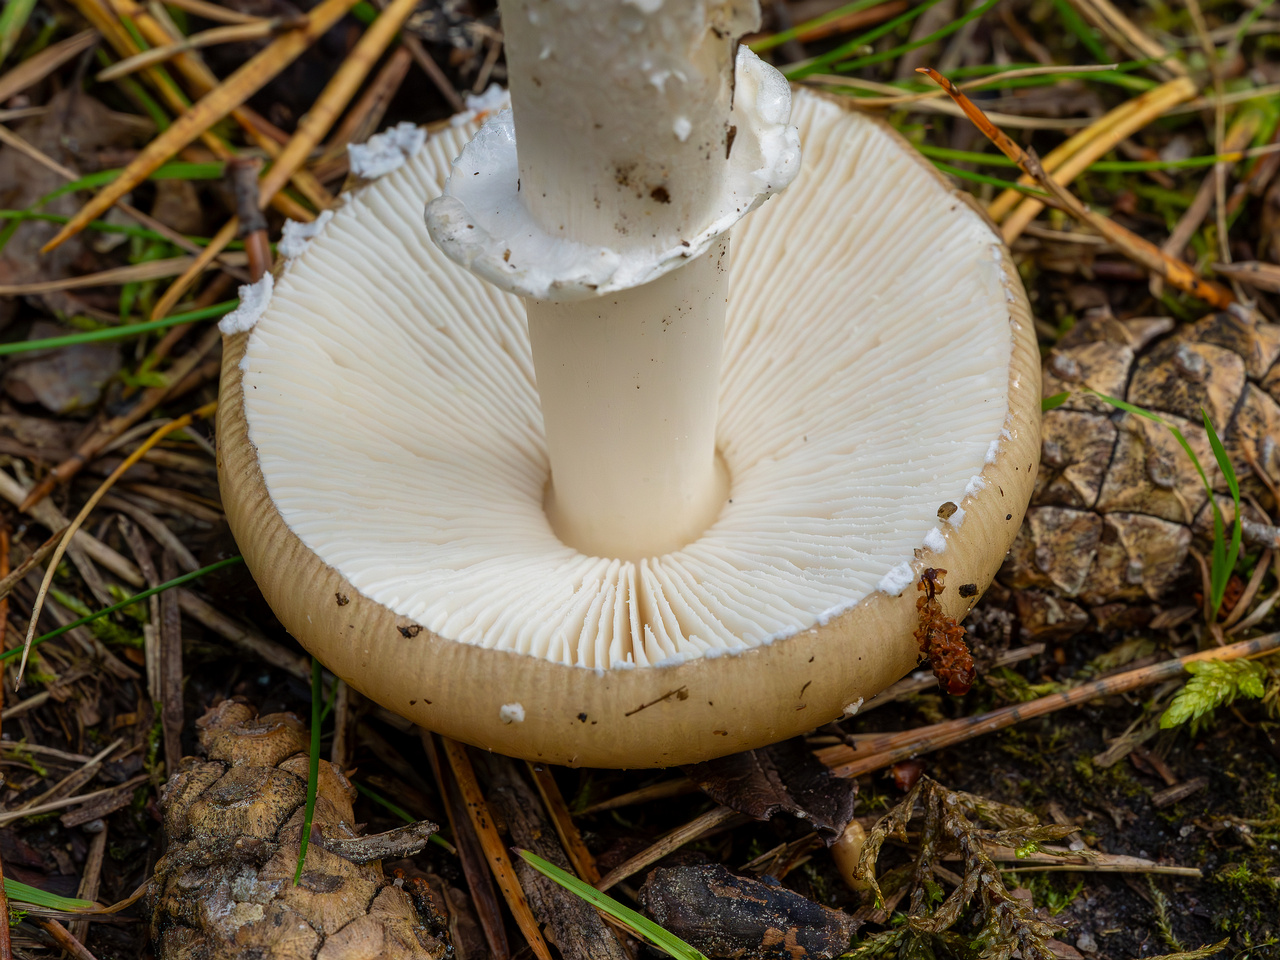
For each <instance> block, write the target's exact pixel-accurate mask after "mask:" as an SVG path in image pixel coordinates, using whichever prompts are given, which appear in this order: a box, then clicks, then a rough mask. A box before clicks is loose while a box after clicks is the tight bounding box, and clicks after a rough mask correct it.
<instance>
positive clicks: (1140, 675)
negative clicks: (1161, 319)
mask: <svg viewBox="0 0 1280 960" xmlns="http://www.w3.org/2000/svg"><path fill="white" fill-rule="evenodd" d="M1277 648H1280V633H1269V634H1266V635H1264V636H1261V637H1255V638H1254V639H1252V640H1243V641H1241V642H1240V643H1234V644H1231V645H1230V646H1225V647H1216V648H1214V649H1211V650H1202V651H1200V652H1199V653H1193V654H1189V655H1187V656H1185V657H1178V658H1175V659H1173V660H1166V661H1164V662H1163V663H1158V664H1154V665H1152V666H1149V667H1142V668H1140V669H1138V670H1130V671H1128V672H1126V673H1120V674H1116V675H1115V676H1111V677H1106V678H1105V679H1102V680H1095V681H1093V682H1092V683H1085V684H1082V685H1080V686H1078V687H1076V688H1075V689H1073V690H1068V691H1065V692H1063V693H1054V694H1050V695H1049V696H1047V697H1041V698H1040V699H1038V700H1032V701H1030V702H1028V703H1018V704H1013V705H1012V706H1008V707H1002V708H1000V709H999V710H992V711H991V712H990V713H984V714H981V715H979V716H976V717H961V718H959V719H957V720H947V721H945V722H943V723H935V724H933V725H932V726H928V727H921V728H919V729H916V730H907V731H904V732H902V733H892V734H885V735H884V736H881V737H876V738H873V739H871V740H865V741H862V742H861V743H859V744H858V747H857V748H856V749H855V748H853V747H846V746H838V747H828V748H827V749H825V750H820V751H818V758H819V759H820V760H821V761H822V762H823V763H825V764H826V765H827V766H829V767H831V772H832V773H834V774H836V775H837V776H841V777H857V776H861V775H862V774H864V773H870V772H871V771H873V770H881V769H883V768H884V767H887V766H890V765H891V764H894V763H897V762H898V761H899V760H906V759H908V758H910V757H914V756H918V755H919V754H922V753H932V752H933V751H934V750H941V749H942V748H943V747H950V746H954V745H955V744H957V743H963V742H964V741H966V740H971V739H973V738H974V737H977V736H981V735H982V734H984V733H994V732H995V731H997V730H1003V729H1004V728H1005V727H1009V726H1012V725H1013V724H1015V723H1021V722H1022V721H1024V720H1031V719H1033V718H1035V717H1043V716H1045V715H1047V714H1050V713H1056V712H1057V711H1059V710H1063V709H1065V708H1067V707H1074V706H1078V705H1080V704H1082V703H1087V702H1088V701H1090V700H1093V699H1095V698H1097V697H1106V696H1112V695H1114V694H1117V693H1126V692H1127V691H1129V690H1136V689H1138V688H1139V687H1146V686H1150V685H1151V684H1154V683H1161V682H1163V681H1165V680H1173V679H1176V678H1178V677H1181V676H1182V675H1183V672H1184V671H1185V670H1186V665H1187V664H1188V663H1194V662H1196V661H1198V660H1222V661H1227V660H1239V659H1242V658H1245V657H1257V656H1260V655H1262V654H1265V653H1270V652H1271V651H1272V650H1275V649H1277Z"/></svg>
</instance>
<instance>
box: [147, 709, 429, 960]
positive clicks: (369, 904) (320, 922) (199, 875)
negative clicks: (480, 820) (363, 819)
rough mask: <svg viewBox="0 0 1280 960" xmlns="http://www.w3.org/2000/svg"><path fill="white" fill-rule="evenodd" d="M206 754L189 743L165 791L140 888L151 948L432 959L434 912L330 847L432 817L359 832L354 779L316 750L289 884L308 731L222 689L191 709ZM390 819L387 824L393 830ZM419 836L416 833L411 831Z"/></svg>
mask: <svg viewBox="0 0 1280 960" xmlns="http://www.w3.org/2000/svg"><path fill="white" fill-rule="evenodd" d="M197 729H198V733H199V741H200V746H201V749H202V751H203V752H204V753H205V755H206V756H207V758H208V759H205V760H200V759H196V758H191V757H188V758H186V759H184V760H183V761H182V764H181V766H180V768H179V771H178V773H177V775H176V776H174V777H172V778H171V779H170V780H169V783H168V784H167V786H166V788H165V793H164V799H163V804H164V824H165V833H166V835H167V837H168V840H169V848H168V852H167V853H166V854H165V856H164V857H163V858H161V860H160V862H159V863H158V864H157V865H156V871H155V877H154V879H153V880H152V883H151V887H150V890H149V891H148V899H149V903H150V906H151V936H152V941H153V943H154V944H155V948H156V955H157V957H159V958H161V960H187V958H189V960H197V958H199V960H220V958H226V960H232V958H236V960H239V958H244V957H249V956H252V957H255V958H258V960H294V958H298V960H302V958H307V960H313V958H314V960H364V958H368V957H379V958H386V960H443V958H444V957H446V956H447V955H448V952H449V949H448V945H447V939H446V934H445V933H444V931H443V929H442V926H441V923H442V922H441V920H440V918H438V917H436V916H434V915H433V914H432V913H431V912H430V910H429V908H428V907H427V906H426V904H425V902H424V901H423V900H421V899H420V898H415V897H413V896H411V893H410V892H406V889H405V887H404V885H403V884H400V883H398V882H396V881H393V880H391V879H389V878H387V877H386V876H384V875H383V872H382V865H381V863H380V862H378V861H376V860H371V861H369V862H353V861H352V860H350V859H347V858H346V857H345V856H343V855H342V854H341V853H339V852H334V851H335V849H336V850H339V851H341V850H351V849H352V848H353V847H354V848H356V849H357V850H360V858H361V859H363V858H364V856H365V855H368V854H372V853H374V852H375V848H379V847H381V848H382V849H383V850H385V851H386V852H388V853H389V854H391V855H395V856H400V855H403V853H404V852H405V851H406V850H408V849H413V848H414V847H415V846H416V847H417V849H421V846H420V843H425V842H426V836H429V835H430V833H431V832H433V830H434V826H433V825H429V824H428V825H422V824H418V825H414V827H413V828H407V829H409V830H410V832H411V833H412V834H413V836H412V841H411V842H409V843H407V844H406V843H401V842H399V841H400V840H403V839H404V837H403V836H397V837H396V838H394V839H391V840H388V838H387V837H386V835H383V836H381V837H364V838H361V837H359V836H358V834H357V832H356V830H355V817H354V814H353V813H352V809H351V804H352V801H353V800H354V798H355V795H356V793H355V790H354V788H352V786H351V784H350V783H349V782H348V781H347V779H346V777H345V776H343V774H342V771H341V770H339V769H338V768H337V767H335V766H333V765H332V764H329V763H323V762H322V763H321V764H320V776H319V781H318V793H317V797H316V806H315V815H314V819H313V821H312V837H313V838H314V840H315V841H316V842H312V843H311V844H310V845H309V846H308V848H307V857H306V862H305V864H304V867H303V871H302V875H301V878H300V882H299V883H298V884H297V885H296V886H295V885H294V871H295V868H296V866H297V861H298V846H299V841H300V839H301V834H302V823H303V817H304V812H305V811H304V807H305V803H306V795H307V764H308V760H307V756H306V752H305V751H306V750H307V745H308V736H307V731H306V728H305V727H304V726H303V725H302V723H301V722H300V721H299V720H298V719H297V717H295V716H294V715H293V714H289V713H285V714H270V715H267V716H261V717H259V716H257V711H256V710H254V708H252V707H251V706H249V705H247V704H245V703H241V702H238V701H233V700H228V701H224V702H222V703H220V704H219V705H218V706H216V707H214V708H213V709H212V710H210V711H209V712H208V713H207V714H205V716H204V717H202V718H201V719H200V720H199V721H198V722H197ZM393 832H394V831H393ZM419 841H420V843H419ZM362 844H363V845H362Z"/></svg>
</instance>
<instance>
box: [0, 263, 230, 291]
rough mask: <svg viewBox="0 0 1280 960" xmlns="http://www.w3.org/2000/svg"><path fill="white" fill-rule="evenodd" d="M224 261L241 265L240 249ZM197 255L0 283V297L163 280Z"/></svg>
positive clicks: (174, 274)
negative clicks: (82, 272)
mask: <svg viewBox="0 0 1280 960" xmlns="http://www.w3.org/2000/svg"><path fill="white" fill-rule="evenodd" d="M223 258H224V263H226V264H227V265H228V266H237V267H240V266H244V264H245V256H244V254H243V253H239V252H233V253H227V254H223ZM202 259H203V260H204V263H203V265H202V266H201V267H200V269H201V270H208V269H209V268H210V267H212V266H214V263H213V259H214V258H213V257H207V258H204V257H203V255H202ZM196 262H197V258H196V257H166V258H165V259H164V260H147V261H144V262H142V263H131V264H129V265H128V266H124V267H111V268H110V269H108V270H99V271H98V272H97V273H86V274H82V275H81V276H78V277H64V278H62V279H61V280H41V281H37V282H35V283H0V297H34V296H38V295H39V294H42V293H54V292H56V291H59V290H79V289H81V288H83V287H118V286H121V285H122V284H126V283H142V282H145V281H147V280H163V279H165V278H166V277H176V276H179V275H180V274H182V273H183V272H184V271H186V270H188V269H190V268H191V267H193V266H194V265H196Z"/></svg>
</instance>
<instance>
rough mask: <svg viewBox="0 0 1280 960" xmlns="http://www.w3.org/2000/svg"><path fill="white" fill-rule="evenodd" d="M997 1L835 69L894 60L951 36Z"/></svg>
mask: <svg viewBox="0 0 1280 960" xmlns="http://www.w3.org/2000/svg"><path fill="white" fill-rule="evenodd" d="M999 2H1000V0H986V2H985V3H982V4H980V5H979V6H976V7H974V8H973V9H972V10H970V11H969V12H968V13H966V14H965V15H964V16H963V17H959V18H958V19H955V20H952V21H951V22H950V23H948V24H947V25H946V26H945V27H943V28H942V29H941V30H935V31H934V32H933V33H931V34H929V35H928V36H927V37H921V38H920V39H919V40H912V41H911V42H910V43H904V44H901V45H899V46H896V47H893V48H891V49H889V50H882V51H881V52H880V53H872V54H869V55H867V56H865V57H859V58H858V59H857V60H848V61H845V62H844V63H841V64H839V65H837V66H836V70H838V71H839V72H840V73H852V72H853V71H854V70H861V69H862V68H863V67H870V66H872V65H874V64H877V63H884V62H885V61H886V60H896V59H897V58H898V57H900V56H902V55H903V54H904V53H910V52H911V51H912V50H916V49H919V48H920V47H924V46H928V45H929V44H931V43H936V42H937V41H939V40H941V39H943V38H944V37H949V36H951V34H953V33H955V32H956V31H957V30H959V29H960V28H961V27H963V26H964V25H965V24H966V23H968V22H969V21H970V20H976V19H977V18H978V17H980V16H982V15H983V14H984V13H986V12H987V11H988V10H990V9H991V8H992V7H994V6H995V5H996V4H997V3H999Z"/></svg>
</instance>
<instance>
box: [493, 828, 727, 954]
mask: <svg viewBox="0 0 1280 960" xmlns="http://www.w3.org/2000/svg"><path fill="white" fill-rule="evenodd" d="M516 853H518V854H520V856H521V857H523V858H524V860H525V862H526V863H528V864H529V866H531V867H533V869H535V870H537V871H538V872H539V873H541V874H542V875H543V876H546V877H550V878H551V879H552V880H554V881H555V882H556V883H558V884H560V886H562V887H564V888H565V889H566V890H568V891H569V892H570V893H573V894H576V895H577V896H579V897H581V898H582V899H583V900H585V901H587V903H589V904H591V905H592V906H593V907H595V908H596V909H597V910H599V911H600V912H601V913H604V914H607V915H608V916H610V917H612V918H613V919H614V920H617V921H618V922H619V923H621V924H622V925H623V926H625V927H627V928H628V929H629V930H633V931H635V933H637V934H638V935H640V936H642V937H644V938H645V939H646V940H648V941H649V942H650V943H652V944H653V945H654V946H655V947H657V948H658V949H659V950H663V951H665V952H666V953H668V954H670V955H671V956H673V957H675V958H676V960H707V958H706V957H705V956H704V955H703V954H702V953H701V952H700V951H698V950H695V949H694V948H693V947H691V946H689V944H687V943H685V942H684V941H683V940H681V939H680V938H679V937H677V936H676V935H675V934H674V933H672V932H670V931H669V930H666V929H664V928H662V927H660V926H658V924H656V923H654V922H653V921H652V920H650V919H649V918H648V917H646V916H645V915H644V914H642V913H637V912H636V911H635V910H632V909H631V908H630V907H624V906H623V905H622V904H620V903H619V902H618V901H617V900H615V899H613V897H611V896H609V895H608V894H605V893H601V892H600V891H599V890H597V889H596V888H595V887H593V886H591V884H589V883H584V882H583V881H581V880H579V879H578V878H577V877H575V876H574V875H573V874H571V873H569V872H568V871H566V870H561V869H560V868H559V867H557V866H556V865H555V864H554V863H548V862H547V861H546V860H543V859H542V857H540V856H538V855H537V854H536V853H530V852H529V851H528V850H517V851H516Z"/></svg>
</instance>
